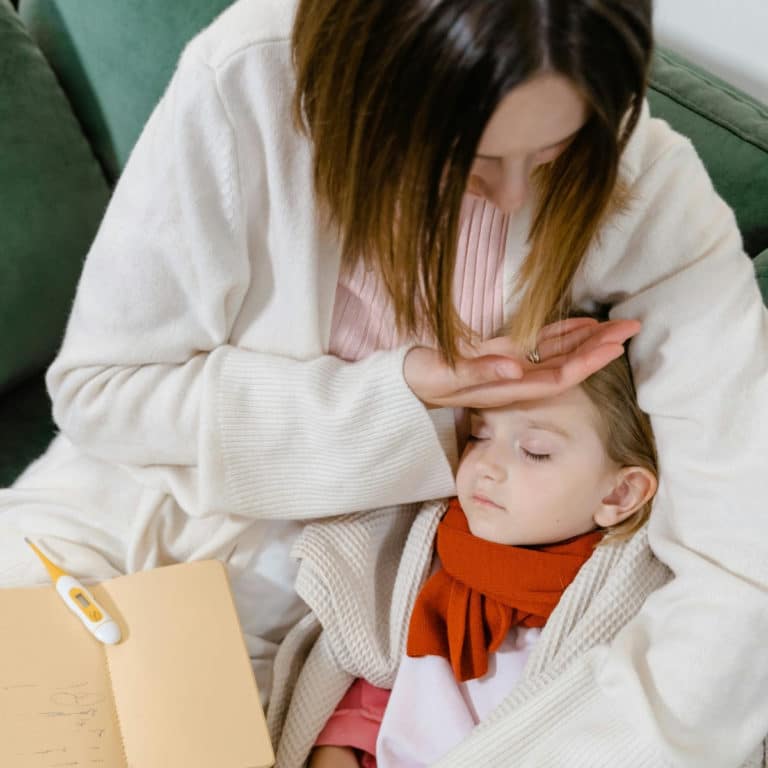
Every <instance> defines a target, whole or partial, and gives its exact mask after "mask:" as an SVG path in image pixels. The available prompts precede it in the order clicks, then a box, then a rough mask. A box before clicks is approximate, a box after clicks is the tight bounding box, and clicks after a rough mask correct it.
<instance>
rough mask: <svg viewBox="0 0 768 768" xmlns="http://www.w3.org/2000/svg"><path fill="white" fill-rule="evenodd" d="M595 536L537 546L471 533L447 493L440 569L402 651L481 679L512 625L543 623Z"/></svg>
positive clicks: (420, 600)
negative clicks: (438, 659) (440, 660)
mask: <svg viewBox="0 0 768 768" xmlns="http://www.w3.org/2000/svg"><path fill="white" fill-rule="evenodd" d="M601 538H602V533H600V532H599V531H595V532H591V533H586V534H583V535H581V536H576V537H574V538H572V539H568V540H567V541H563V542H558V543H556V544H548V545H544V546H540V547H535V548H534V547H515V546H510V545H506V544H497V543H496V542H492V541H486V540H485V539H480V538H478V537H477V536H473V535H472V533H471V532H470V530H469V525H468V523H467V518H466V516H465V514H464V511H463V510H462V508H461V505H460V504H459V500H458V499H453V500H452V501H451V502H450V504H449V505H448V510H447V512H446V514H445V516H444V517H443V519H442V520H441V522H440V525H439V526H438V528H437V554H438V555H439V557H440V564H441V568H440V569H439V570H437V571H436V572H435V573H433V574H432V576H430V578H429V579H427V581H426V583H425V584H424V586H423V587H422V588H421V591H420V592H419V594H418V597H417V598H416V603H415V605H414V608H413V614H412V616H411V622H410V626H409V629H408V646H407V653H408V655H409V656H442V657H443V658H445V659H448V661H449V662H450V664H451V668H452V669H453V674H454V676H455V677H456V680H458V681H460V682H463V681H465V680H472V679H475V678H478V677H482V676H483V675H485V673H486V672H487V671H488V655H489V654H490V653H494V652H495V651H497V650H498V648H499V646H500V645H501V643H502V642H503V640H504V638H505V637H506V636H507V633H508V632H509V630H510V629H511V628H512V627H514V626H518V625H519V626H523V627H543V626H544V624H545V623H546V621H547V619H548V618H549V615H550V614H551V613H552V611H553V610H554V608H555V606H556V605H557V603H558V601H559V600H560V597H561V596H562V594H563V592H564V591H565V589H566V587H567V586H568V585H569V584H570V583H571V582H572V581H573V579H574V578H575V576H576V574H577V573H578V571H579V569H580V568H581V566H582V565H583V564H584V563H585V562H586V561H587V560H588V559H589V557H590V556H591V555H592V552H593V550H594V548H595V546H596V544H597V543H598V542H599V541H600V539H601Z"/></svg>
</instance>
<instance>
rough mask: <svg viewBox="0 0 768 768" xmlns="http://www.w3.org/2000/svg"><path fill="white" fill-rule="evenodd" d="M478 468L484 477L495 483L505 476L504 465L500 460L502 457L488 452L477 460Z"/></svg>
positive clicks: (502, 479)
mask: <svg viewBox="0 0 768 768" xmlns="http://www.w3.org/2000/svg"><path fill="white" fill-rule="evenodd" d="M478 469H479V470H480V474H481V475H482V476H483V477H484V478H486V479H488V480H493V481H494V482H497V483H500V482H503V481H504V480H505V479H506V476H507V470H506V465H505V463H504V461H502V457H501V456H497V455H495V454H493V453H490V452H489V453H487V454H486V455H484V456H483V457H482V458H481V459H480V460H479V461H478Z"/></svg>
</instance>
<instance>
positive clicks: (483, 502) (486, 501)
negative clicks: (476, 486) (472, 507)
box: [472, 493, 504, 509]
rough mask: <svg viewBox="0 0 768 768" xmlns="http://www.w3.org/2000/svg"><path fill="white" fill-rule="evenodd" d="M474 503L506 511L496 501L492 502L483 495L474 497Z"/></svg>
mask: <svg viewBox="0 0 768 768" xmlns="http://www.w3.org/2000/svg"><path fill="white" fill-rule="evenodd" d="M472 501H474V502H475V503H476V504H480V505H481V506H483V507H492V508H493V509H504V507H502V506H501V505H499V504H497V503H496V502H495V501H491V500H490V499H489V498H488V497H487V496H483V494H482V493H476V494H474V496H472Z"/></svg>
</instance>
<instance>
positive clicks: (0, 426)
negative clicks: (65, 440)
mask: <svg viewBox="0 0 768 768" xmlns="http://www.w3.org/2000/svg"><path fill="white" fill-rule="evenodd" d="M54 433H55V427H54V424H53V419H52V418H51V401H50V400H49V399H48V393H47V392H46V391H45V379H44V377H43V374H41V373H39V374H37V375H36V376H33V377H32V378H31V379H28V380H27V381H24V382H22V383H21V384H19V385H18V386H17V387H14V389H12V390H11V391H10V392H5V393H3V394H2V395H0V435H2V436H3V439H2V440H0V488H4V487H5V486H7V485H10V484H11V483H12V482H13V481H14V480H15V479H16V478H17V477H18V476H19V475H20V474H21V472H22V471H23V469H24V468H25V467H26V466H27V465H28V464H29V463H30V462H31V461H32V460H33V459H36V458H37V457H38V456H40V455H41V454H42V453H43V451H45V449H46V448H47V447H48V443H50V442H51V438H52V437H53V435H54Z"/></svg>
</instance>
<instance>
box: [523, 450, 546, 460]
mask: <svg viewBox="0 0 768 768" xmlns="http://www.w3.org/2000/svg"><path fill="white" fill-rule="evenodd" d="M520 450H521V451H522V452H523V456H525V458H526V459H529V460H530V461H549V459H550V458H551V456H550V454H548V453H533V452H532V451H527V450H526V449H525V448H522V447H521V448H520Z"/></svg>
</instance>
